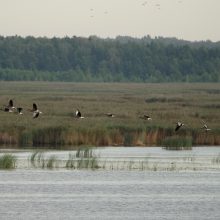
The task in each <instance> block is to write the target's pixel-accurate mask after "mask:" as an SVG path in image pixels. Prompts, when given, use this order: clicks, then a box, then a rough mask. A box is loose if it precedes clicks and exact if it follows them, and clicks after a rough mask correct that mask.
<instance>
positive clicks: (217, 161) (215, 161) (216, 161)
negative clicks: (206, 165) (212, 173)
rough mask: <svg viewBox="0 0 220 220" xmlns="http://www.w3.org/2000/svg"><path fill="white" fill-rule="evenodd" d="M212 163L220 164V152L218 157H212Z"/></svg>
mask: <svg viewBox="0 0 220 220" xmlns="http://www.w3.org/2000/svg"><path fill="white" fill-rule="evenodd" d="M212 163H214V164H220V154H219V155H218V156H217V157H215V158H213V159H212Z"/></svg>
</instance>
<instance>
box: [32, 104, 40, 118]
mask: <svg viewBox="0 0 220 220" xmlns="http://www.w3.org/2000/svg"><path fill="white" fill-rule="evenodd" d="M31 111H32V112H33V118H38V117H39V115H40V114H42V112H41V111H39V110H38V108H37V105H36V103H33V109H32V110H31Z"/></svg>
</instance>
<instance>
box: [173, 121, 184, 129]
mask: <svg viewBox="0 0 220 220" xmlns="http://www.w3.org/2000/svg"><path fill="white" fill-rule="evenodd" d="M182 126H184V124H183V123H181V122H179V121H178V122H177V123H176V128H175V131H178V130H179V129H180V128H181V127H182Z"/></svg>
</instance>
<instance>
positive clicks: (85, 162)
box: [66, 147, 100, 169]
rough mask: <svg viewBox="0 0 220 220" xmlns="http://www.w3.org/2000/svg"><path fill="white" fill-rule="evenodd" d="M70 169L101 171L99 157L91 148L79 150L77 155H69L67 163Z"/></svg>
mask: <svg viewBox="0 0 220 220" xmlns="http://www.w3.org/2000/svg"><path fill="white" fill-rule="evenodd" d="M66 168H68V169H99V168H100V166H99V165H98V156H97V155H95V154H94V152H93V150H92V149H91V148H89V147H86V148H79V149H78V150H77V151H76V154H75V155H73V154H69V158H68V160H67V162H66Z"/></svg>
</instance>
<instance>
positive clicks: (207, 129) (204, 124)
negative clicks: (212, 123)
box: [201, 121, 211, 132]
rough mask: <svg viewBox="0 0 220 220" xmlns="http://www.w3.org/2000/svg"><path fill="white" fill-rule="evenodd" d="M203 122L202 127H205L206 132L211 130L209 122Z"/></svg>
mask: <svg viewBox="0 0 220 220" xmlns="http://www.w3.org/2000/svg"><path fill="white" fill-rule="evenodd" d="M202 122H203V126H202V127H201V129H204V130H205V131H206V132H208V131H211V128H208V126H207V124H206V123H205V122H204V121H202Z"/></svg>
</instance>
